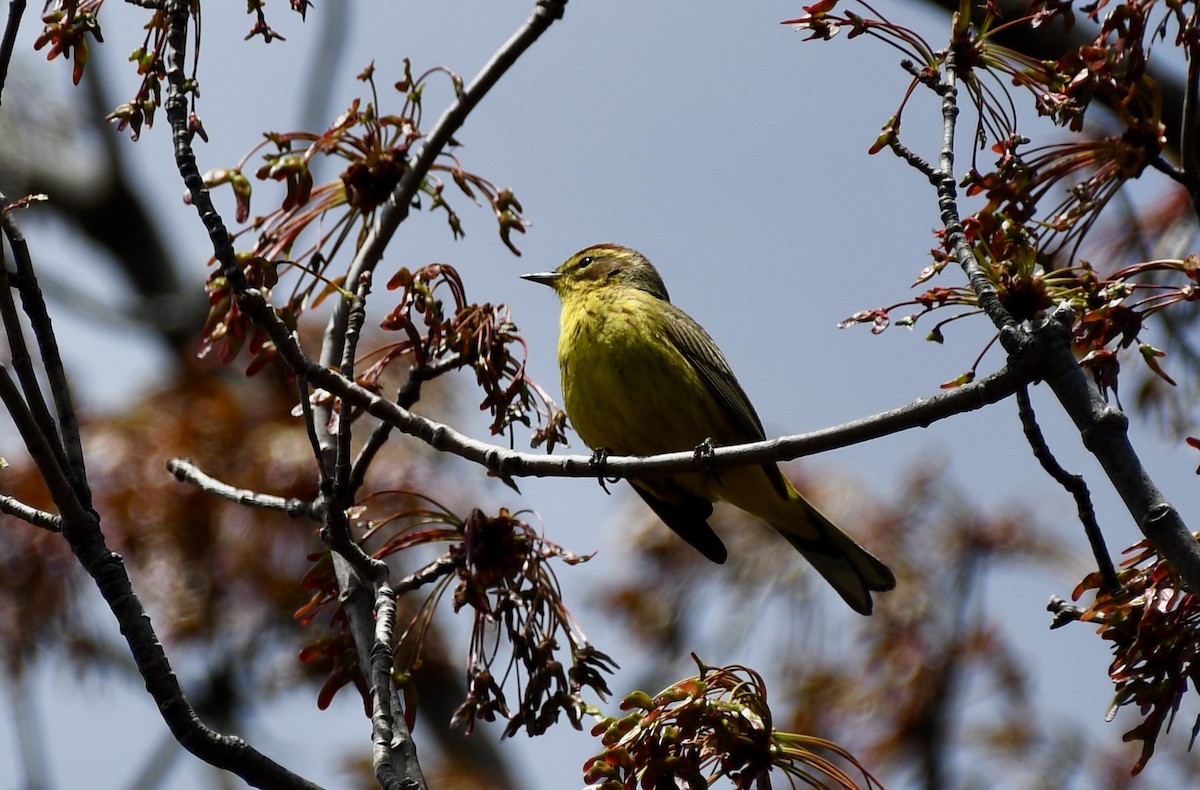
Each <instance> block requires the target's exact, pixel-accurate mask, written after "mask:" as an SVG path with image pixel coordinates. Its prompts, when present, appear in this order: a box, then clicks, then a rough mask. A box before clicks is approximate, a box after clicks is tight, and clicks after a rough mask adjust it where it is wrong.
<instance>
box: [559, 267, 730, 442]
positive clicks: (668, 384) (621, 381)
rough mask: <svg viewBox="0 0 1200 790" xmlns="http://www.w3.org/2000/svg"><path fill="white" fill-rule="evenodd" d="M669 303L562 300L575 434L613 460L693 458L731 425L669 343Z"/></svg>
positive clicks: (615, 294) (562, 341) (634, 297)
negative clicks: (676, 454)
mask: <svg viewBox="0 0 1200 790" xmlns="http://www.w3.org/2000/svg"><path fill="white" fill-rule="evenodd" d="M664 304H665V303H664V302H662V301H661V300H659V299H657V298H656V297H654V296H652V295H650V294H648V293H645V292H644V291H640V290H637V289H634V288H601V289H595V290H593V291H591V292H587V293H576V294H567V295H565V296H564V299H563V310H562V327H561V329H562V331H561V335H560V336H559V342H558V361H559V365H560V367H561V370H562V387H563V399H564V401H565V405H566V409H567V414H568V415H569V416H570V418H571V423H572V425H573V426H574V427H575V431H576V432H577V433H578V434H579V436H580V438H581V439H583V441H584V442H585V443H587V445H588V446H589V447H591V448H593V449H601V448H603V449H605V450H608V451H609V452H611V453H613V454H614V455H653V454H656V453H662V452H670V451H675V450H690V449H692V448H694V447H696V446H697V445H698V444H700V443H701V442H702V441H704V440H705V439H706V438H710V437H711V438H717V439H719V438H721V437H720V436H719V435H718V434H722V433H725V431H724V430H722V429H721V426H722V425H723V424H724V423H725V422H726V420H725V418H724V416H723V415H722V414H721V413H720V411H719V406H718V405H717V404H716V402H715V401H714V399H713V397H712V395H711V393H710V392H709V391H708V389H707V387H706V386H705V384H704V382H703V381H702V380H701V378H700V376H699V374H697V372H696V371H695V369H694V368H693V367H692V365H691V364H690V363H689V362H688V360H687V359H686V358H685V357H684V355H683V354H682V353H681V352H680V351H679V350H678V349H677V348H676V347H675V346H674V345H673V344H672V343H671V341H670V339H669V338H668V336H667V333H666V332H664V331H663V322H664V321H666V320H670V319H671V314H670V313H669V312H668V311H664V310H663V309H662V307H663V305H664Z"/></svg>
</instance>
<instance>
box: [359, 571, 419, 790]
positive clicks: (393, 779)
mask: <svg viewBox="0 0 1200 790" xmlns="http://www.w3.org/2000/svg"><path fill="white" fill-rule="evenodd" d="M395 626H396V593H395V591H394V590H393V589H392V587H391V585H390V584H388V583H387V582H384V583H383V584H381V585H379V590H378V591H376V593H375V642H374V644H373V645H372V647H371V725H372V731H373V738H372V740H373V742H374V748H373V749H372V752H373V754H372V762H373V764H374V766H375V778H376V779H378V780H379V785H380V787H383V788H385V790H418V788H424V787H425V786H426V784H425V777H424V775H423V774H422V773H421V767H420V765H418V764H417V750H416V747H415V746H414V745H413V741H412V738H411V737H410V736H409V733H408V729H407V727H405V726H403V721H401V726H400V728H399V731H397V729H396V728H395V727H394V725H395V723H396V718H397V713H396V698H395V693H394V692H393V690H392V671H393V668H394V666H395V654H394V652H393V651H392V641H393V640H392V633H393V631H394V630H395ZM402 716H403V714H401V718H402ZM396 757H399V758H400V759H401V760H403V763H402V764H401V765H400V766H399V767H397V766H396V765H394V764H393V759H394V758H396Z"/></svg>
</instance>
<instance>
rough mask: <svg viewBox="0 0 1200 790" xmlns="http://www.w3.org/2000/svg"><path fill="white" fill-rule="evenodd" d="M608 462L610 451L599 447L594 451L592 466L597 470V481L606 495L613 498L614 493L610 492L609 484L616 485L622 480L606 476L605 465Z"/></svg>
mask: <svg viewBox="0 0 1200 790" xmlns="http://www.w3.org/2000/svg"><path fill="white" fill-rule="evenodd" d="M607 462H608V450H606V449H605V448H603V447H597V448H596V449H595V450H592V460H591V462H590V463H591V464H592V466H594V467H595V468H596V479H597V480H598V481H599V482H600V487H601V488H603V489H604V493H606V494H608V495H609V496H612V491H609V490H608V485H607V484H608V483H615V482H617V481H618V480H620V479H621V478H619V477H608V476H607V475H605V474H604V465H605V464H606V463H607Z"/></svg>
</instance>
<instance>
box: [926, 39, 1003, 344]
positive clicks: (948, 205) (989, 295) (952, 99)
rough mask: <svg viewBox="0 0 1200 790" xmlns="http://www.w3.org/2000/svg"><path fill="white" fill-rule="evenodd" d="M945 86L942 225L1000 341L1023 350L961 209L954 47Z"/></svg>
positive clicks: (940, 188)
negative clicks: (956, 175) (977, 255)
mask: <svg viewBox="0 0 1200 790" xmlns="http://www.w3.org/2000/svg"><path fill="white" fill-rule="evenodd" d="M945 73H946V77H945V85H944V88H943V89H942V90H941V91H940V93H941V96H942V149H941V155H940V156H939V161H938V170H939V172H940V177H939V178H938V180H937V184H936V185H937V195H938V210H939V211H940V212H941V218H942V226H943V227H944V228H945V229H946V240H947V241H948V242H949V243H950V249H951V251H952V252H953V253H954V258H955V260H957V261H958V265H959V266H960V267H962V270H963V271H964V272H965V273H966V275H967V280H968V281H969V282H970V284H971V288H972V289H973V290H974V291H975V296H976V298H977V299H978V300H979V306H980V307H981V308H983V311H984V312H985V313H986V314H987V316H988V318H990V319H991V320H992V323H993V324H995V325H996V328H997V329H999V330H1001V332H1000V342H1001V343H1002V344H1004V348H1005V350H1006V351H1008V353H1009V354H1014V353H1019V351H1020V349H1019V348H1017V347H1016V346H1015V345H1014V342H1013V341H1014V340H1016V339H1017V336H1016V335H1014V334H1013V333H1011V332H1005V331H1004V330H1005V329H1006V328H1007V329H1012V328H1013V327H1016V325H1017V322H1016V321H1015V320H1014V319H1013V317H1012V315H1010V314H1009V312H1008V310H1006V309H1005V308H1004V306H1003V305H1002V304H1000V299H999V296H998V295H997V294H996V287H995V286H994V285H993V284H992V282H991V280H989V279H988V276H987V272H985V271H984V270H983V267H982V266H980V265H979V261H978V260H976V259H975V253H974V251H973V250H972V249H971V244H970V242H968V241H967V235H966V233H964V232H963V224H962V217H961V216H959V212H958V185H957V183H956V182H955V179H954V137H955V127H956V124H957V121H958V87H957V85H958V72H957V69H956V66H955V62H954V48H953V47H951V48H950V49H948V50H947V52H946V64H945Z"/></svg>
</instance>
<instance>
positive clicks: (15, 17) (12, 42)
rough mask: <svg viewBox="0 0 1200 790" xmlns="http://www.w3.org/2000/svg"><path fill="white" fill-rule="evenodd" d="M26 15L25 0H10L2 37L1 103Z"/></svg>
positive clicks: (0, 42) (0, 51)
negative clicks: (19, 31) (18, 33)
mask: <svg viewBox="0 0 1200 790" xmlns="http://www.w3.org/2000/svg"><path fill="white" fill-rule="evenodd" d="M24 15H25V0H8V22H7V23H6V24H5V25H4V38H2V39H0V103H2V100H3V98H4V83H5V82H6V81H7V80H8V67H9V66H10V65H12V55H13V48H14V47H15V46H16V44H17V31H18V30H19V29H20V27H21V18H22V17H23V16H24Z"/></svg>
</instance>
